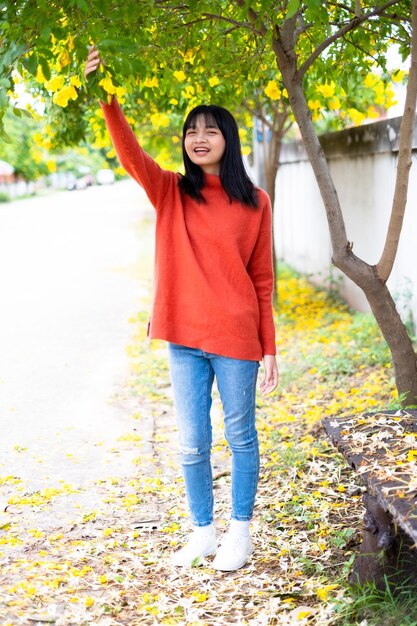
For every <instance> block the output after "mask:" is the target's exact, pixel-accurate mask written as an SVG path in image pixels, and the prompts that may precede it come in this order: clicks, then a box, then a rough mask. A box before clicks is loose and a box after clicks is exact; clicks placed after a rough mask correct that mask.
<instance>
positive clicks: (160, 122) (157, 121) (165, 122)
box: [150, 113, 170, 130]
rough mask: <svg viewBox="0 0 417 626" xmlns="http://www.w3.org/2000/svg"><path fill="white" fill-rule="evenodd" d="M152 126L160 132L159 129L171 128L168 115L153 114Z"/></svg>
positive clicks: (151, 118)
mask: <svg viewBox="0 0 417 626" xmlns="http://www.w3.org/2000/svg"><path fill="white" fill-rule="evenodd" d="M150 120H151V124H152V126H153V127H154V128H155V130H158V129H159V128H166V127H167V126H169V122H170V119H169V116H168V115H167V114H166V113H153V114H152V115H151V117H150Z"/></svg>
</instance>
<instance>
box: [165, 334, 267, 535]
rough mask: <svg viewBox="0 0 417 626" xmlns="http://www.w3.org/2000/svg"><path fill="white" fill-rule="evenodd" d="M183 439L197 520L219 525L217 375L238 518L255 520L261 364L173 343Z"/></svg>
mask: <svg viewBox="0 0 417 626" xmlns="http://www.w3.org/2000/svg"><path fill="white" fill-rule="evenodd" d="M168 350H169V365H170V375H171V382H172V388H173V392H174V404H175V411H176V415H177V422H178V428H179V438H180V455H181V465H182V469H183V475H184V481H185V489H186V494H187V500H188V505H189V508H190V511H191V518H192V522H193V524H194V525H195V526H208V525H209V524H211V523H212V521H213V475H212V467H211V461H210V452H211V443H212V428H211V419H210V409H211V404H212V396H211V391H212V387H213V381H214V377H216V380H217V387H218V389H219V393H220V399H221V401H222V405H223V413H224V430H225V437H226V440H227V442H228V445H229V448H230V450H231V454H232V518H233V519H236V520H241V521H246V520H250V519H251V518H252V514H253V507H254V503H255V495H256V490H257V485H258V477H259V446H258V436H257V432H256V427H255V395H256V379H257V376H258V368H259V363H258V361H245V360H239V359H232V358H229V357H224V356H219V355H217V354H211V353H208V352H204V351H203V350H198V349H195V348H187V347H185V346H179V345H177V344H172V343H170V344H168Z"/></svg>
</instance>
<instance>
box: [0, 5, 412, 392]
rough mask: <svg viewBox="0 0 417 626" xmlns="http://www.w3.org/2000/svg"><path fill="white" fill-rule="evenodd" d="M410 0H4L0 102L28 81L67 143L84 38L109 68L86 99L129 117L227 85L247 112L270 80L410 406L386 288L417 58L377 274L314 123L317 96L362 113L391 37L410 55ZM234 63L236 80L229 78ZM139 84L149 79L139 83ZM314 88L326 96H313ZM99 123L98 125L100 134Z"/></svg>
mask: <svg viewBox="0 0 417 626" xmlns="http://www.w3.org/2000/svg"><path fill="white" fill-rule="evenodd" d="M416 1H417V0H413V2H410V0H388V1H386V2H381V1H378V0H372V1H371V0H369V1H367V2H361V1H360V0H355V1H353V0H350V1H348V2H337V1H333V2H327V3H322V2H320V1H318V0H306V1H305V2H301V1H300V0H289V1H286V0H280V1H278V0H268V1H267V2H266V1H265V0H236V2H226V1H223V0H217V1H216V2H213V0H200V1H199V2H198V3H197V2H194V1H193V0H188V1H187V0H185V1H184V2H181V3H178V2H175V1H173V0H156V1H154V2H150V1H147V0H146V1H145V0H143V1H139V2H136V3H131V2H128V1H125V2H120V1H118V2H108V3H107V2H106V3H101V2H99V0H92V1H91V2H89V3H88V4H87V2H86V1H85V0H66V1H63V2H61V3H59V4H58V3H52V4H47V3H46V1H45V0H43V1H42V2H38V3H36V6H33V4H32V3H31V2H29V1H27V0H16V1H15V2H13V3H3V5H0V6H2V9H1V12H0V20H1V22H2V58H1V66H0V70H1V71H2V78H1V86H2V91H1V97H0V106H2V107H3V108H4V107H5V106H6V105H7V94H5V92H4V90H5V89H6V90H8V91H10V92H12V91H13V89H14V86H13V80H12V69H13V68H17V69H19V71H20V73H21V74H22V75H24V74H25V73H26V75H27V74H30V75H32V76H33V80H32V90H33V91H34V92H35V93H36V92H37V93H38V95H39V97H43V98H45V99H47V100H49V101H50V100H51V99H52V101H53V102H54V103H55V104H58V105H60V106H61V107H64V108H65V109H66V115H65V116H63V119H62V123H61V125H60V132H61V134H62V133H63V129H67V130H68V137H67V140H71V135H72V134H74V130H76V129H78V132H79V133H81V134H82V132H83V130H82V124H79V125H77V124H76V120H77V119H78V120H79V121H80V120H81V119H82V114H83V112H84V111H85V106H86V105H90V104H91V101H90V103H89V101H88V100H84V101H82V99H81V97H80V95H79V93H80V92H79V89H80V87H81V79H80V67H81V66H82V64H83V63H84V60H85V55H86V49H87V46H88V44H89V43H91V39H92V40H93V41H96V42H100V43H99V45H100V50H101V52H102V54H103V57H104V59H105V60H106V61H107V62H108V63H109V65H108V66H106V67H105V68H103V72H102V74H101V75H97V76H96V77H95V79H94V81H95V83H94V81H93V83H92V84H91V85H90V90H89V92H90V97H92V98H94V97H97V95H99V93H101V95H102V94H103V91H102V90H103V89H104V91H105V92H106V93H109V94H112V93H116V94H117V95H118V96H119V97H122V98H126V105H127V110H128V112H129V109H130V111H131V112H132V113H134V111H135V106H138V107H139V109H140V110H142V111H143V110H144V109H146V106H144V105H148V104H149V103H151V102H154V103H155V102H156V101H157V103H158V110H157V111H156V112H155V114H156V115H159V116H164V115H166V116H168V117H170V116H171V115H174V114H175V112H181V111H182V110H183V109H184V108H187V107H189V106H192V105H193V104H194V101H195V100H198V101H200V100H201V99H202V97H203V96H206V97H207V96H208V95H210V93H212V91H210V89H211V90H216V88H217V90H216V91H215V93H216V99H217V100H220V102H221V96H222V92H223V91H224V93H223V95H224V102H225V103H226V102H227V89H228V87H227V86H228V85H232V88H231V92H232V91H233V90H234V98H235V101H236V99H237V97H238V96H239V99H241V103H242V107H246V108H247V107H248V104H249V107H250V106H252V103H253V106H254V108H256V106H257V105H256V99H251V96H250V94H249V93H248V90H247V89H249V86H250V85H251V84H252V86H255V91H256V88H257V85H258V83H257V81H263V83H262V84H263V89H264V93H265V87H267V85H269V84H270V81H272V84H271V90H272V89H275V93H277V91H279V92H280V99H281V96H282V100H283V102H284V103H286V104H287V103H289V105H290V107H291V110H292V113H293V115H294V118H295V120H296V122H297V125H298V128H299V131H300V133H301V136H302V138H303V141H304V144H305V147H306V150H307V154H308V156H309V159H310V161H311V164H312V167H313V171H314V173H315V175H316V179H317V182H318V185H319V188H320V192H321V195H322V197H323V201H324V206H325V209H326V214H327V218H328V224H329V230H330V236H331V241H332V246H333V262H334V264H335V265H336V266H337V267H339V268H340V269H341V270H342V271H343V272H344V273H345V274H346V275H347V276H349V277H350V278H351V279H352V280H353V281H354V282H355V283H356V284H357V285H358V286H360V287H361V288H362V289H363V291H364V293H365V295H366V297H367V299H368V301H369V303H370V306H371V308H372V311H373V313H374V315H375V317H376V319H377V322H378V324H379V326H380V328H381V331H382V333H383V335H384V337H385V339H386V340H387V342H388V345H389V346H390V349H391V352H392V355H393V361H394V368H395V375H396V382H397V387H398V391H399V394H400V396H401V397H402V398H403V400H404V402H405V403H406V404H410V403H412V404H416V403H417V359H416V354H415V352H414V350H413V346H412V343H411V341H410V339H409V337H408V335H407V332H406V329H405V327H404V324H403V323H402V322H401V319H400V316H399V315H398V312H397V311H396V308H395V304H394V301H393V299H392V297H391V294H390V293H389V291H388V289H387V287H386V281H387V279H388V277H389V274H390V272H391V269H392V264H393V262H394V259H395V254H396V250H397V246H398V240H399V235H400V231H401V225H402V218H403V215H404V210H405V204H406V196H407V182H408V170H409V167H410V164H411V130H412V126H413V119H414V110H415V99H416V93H415V92H416V83H417V69H416V62H415V60H414V56H415V52H413V53H412V59H413V61H412V65H411V70H410V75H409V81H408V89H407V104H406V111H405V115H404V118H403V125H402V128H401V140H400V153H399V165H398V184H397V187H396V191H395V195H394V199H393V212H392V220H391V223H390V226H389V230H388V235H387V242H386V245H385V248H384V251H383V254H382V256H381V260H380V262H379V263H378V264H377V266H375V267H373V266H370V265H369V264H368V263H366V261H364V260H362V259H359V258H358V257H357V256H356V255H355V254H354V253H353V251H352V245H351V244H350V243H349V241H348V239H347V234H346V229H345V225H344V220H343V215H342V211H341V207H340V203H339V199H338V196H337V192H336V189H335V186H334V184H333V181H332V178H331V175H330V172H329V168H328V166H327V162H326V159H325V156H324V154H323V151H322V149H321V146H320V142H319V139H318V136H317V132H316V129H315V127H314V121H313V118H314V117H316V115H317V113H318V112H319V110H320V106H321V104H322V100H326V99H327V100H328V101H329V102H330V101H331V99H332V98H333V97H337V98H338V99H339V101H340V103H341V105H342V107H341V109H340V110H339V111H340V112H341V110H342V109H343V110H344V111H345V114H346V111H349V109H351V110H352V109H354V110H356V111H357V112H359V113H361V112H362V113H363V112H364V111H363V110H362V111H361V108H360V107H359V108H357V109H355V107H354V106H349V105H350V103H351V94H352V91H353V90H354V89H355V86H356V85H357V84H358V83H359V84H363V85H364V86H365V87H366V86H367V85H366V80H367V76H368V75H369V74H370V73H372V70H373V68H375V67H379V68H381V69H382V70H383V71H385V70H386V53H387V49H388V48H389V46H391V45H392V42H397V43H398V45H399V48H400V51H401V53H402V54H403V57H404V58H405V57H406V56H407V55H408V53H409V50H410V41H411V37H412V28H411V19H410V14H411V7H413V15H414V14H415V13H416V11H417V9H416ZM415 30H416V29H415V28H414V31H413V32H414V34H413V37H414V38H415V37H416V35H415ZM412 50H413V51H414V50H415V45H414V44H413V46H412ZM178 51H181V52H182V54H179V53H178ZM237 60H238V62H237ZM234 67H236V68H237V70H236V71H237V76H238V78H237V81H235V82H230V83H229V79H228V76H230V73H233V68H234ZM277 68H278V71H277ZM270 72H272V74H269V73H270ZM196 76H198V77H199V80H198V81H196ZM137 77H140V81H145V82H146V81H149V83H148V84H147V85H146V84H141V82H140V81H139V84H138V80H137ZM188 77H189V78H190V80H188ZM239 77H240V78H239ZM358 79H361V81H360V80H358ZM152 81H154V85H155V87H156V83H158V85H157V86H158V97H157V99H156V100H155V93H152V91H151V90H152V87H151V85H150V83H152ZM217 81H218V82H217ZM239 81H240V82H239ZM138 87H139V88H140V89H141V91H138ZM144 87H146V89H149V91H147V90H146V89H143V88H144ZM319 87H320V88H321V90H322V91H321V94H319V96H317V90H318V88H319ZM336 88H337V89H341V90H343V93H344V94H345V96H344V97H343V98H342V99H341V98H340V97H339V96H338V95H335V94H332V95H331V93H330V92H331V90H332V89H334V90H336ZM118 90H119V91H118ZM314 90H315V91H316V95H314V93H313V92H314ZM265 95H267V94H265ZM252 96H253V92H252ZM312 96H313V97H312ZM320 96H321V97H320ZM270 99H271V98H270ZM277 101H278V99H277ZM333 103H334V101H333ZM346 104H347V105H348V106H347V107H346ZM363 104H364V105H365V104H366V110H367V109H368V108H369V107H372V102H371V101H368V102H367V103H366V99H365V102H364V103H363ZM335 110H337V109H335ZM258 113H259V114H260V112H259V110H258ZM264 118H265V120H267V121H268V122H269V123H270V124H271V121H272V120H273V114H271V112H268V113H267V115H265V116H264ZM65 120H67V121H68V122H69V125H68V126H66V125H65ZM159 123H160V124H161V126H163V125H164V124H165V123H166V120H165V121H162V119H161V118H159ZM92 126H93V128H94V126H95V123H94V120H93V124H92ZM98 127H99V121H97V122H96V131H97V132H98ZM285 127H286V126H285V124H284V125H283V128H285Z"/></svg>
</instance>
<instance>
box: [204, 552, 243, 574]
mask: <svg viewBox="0 0 417 626" xmlns="http://www.w3.org/2000/svg"><path fill="white" fill-rule="evenodd" d="M252 554H253V549H252V550H251V551H250V552H249V553H248V555H247V557H246V559H245V561H244V562H243V563H242V565H238V566H237V567H218V566H216V561H215V560H214V561H213V564H212V567H213V568H214V569H215V570H217V571H218V572H236V571H237V570H238V569H242V567H244V566H245V565H246V563H247V562H248V559H249V558H250V557H251V556H252Z"/></svg>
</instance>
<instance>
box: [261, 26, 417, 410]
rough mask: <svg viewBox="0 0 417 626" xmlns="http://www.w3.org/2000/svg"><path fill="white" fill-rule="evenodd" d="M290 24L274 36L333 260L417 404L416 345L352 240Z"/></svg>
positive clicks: (403, 395) (404, 391)
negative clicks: (357, 293) (368, 312)
mask: <svg viewBox="0 0 417 626" xmlns="http://www.w3.org/2000/svg"><path fill="white" fill-rule="evenodd" d="M284 24H285V26H284V28H283V30H282V32H279V33H277V37H276V38H274V41H273V48H274V52H275V55H276V58H277V64H278V67H279V69H280V71H281V74H282V77H283V81H284V84H285V87H286V88H287V91H288V95H289V100H290V104H291V107H292V110H293V113H294V116H295V119H296V121H297V124H298V126H299V129H300V133H301V136H302V139H303V143H304V147H305V150H306V152H307V155H308V158H309V160H310V163H311V166H312V168H313V171H314V174H315V177H316V180H317V184H318V187H319V190H320V193H321V196H322V199H323V202H324V206H325V209H326V215H327V221H328V225H329V231H330V238H331V242H332V248H333V259H332V260H333V263H334V264H335V265H336V267H338V268H339V269H340V270H341V271H342V272H344V274H346V275H347V276H348V277H349V278H350V279H351V280H352V281H353V282H354V283H355V284H356V285H358V286H359V287H360V288H361V289H362V290H363V291H364V293H365V296H366V298H367V300H368V302H369V304H370V306H371V309H372V312H373V314H374V315H375V318H376V321H377V323H378V326H379V328H380V330H381V332H382V334H383V336H384V338H385V340H386V341H387V344H388V346H389V348H390V351H391V354H392V358H393V363H394V368H395V380H396V385H397V389H398V394H399V396H400V399H401V402H402V404H403V406H409V405H416V404H417V358H416V354H415V352H414V349H413V345H412V343H411V340H410V338H409V337H408V334H407V331H406V328H405V326H404V324H403V322H402V321H401V318H400V316H399V314H398V311H397V310H396V308H395V303H394V301H393V298H392V296H391V294H390V292H389V290H388V288H387V286H386V284H385V281H384V280H382V279H381V278H380V277H379V276H378V274H377V270H376V268H375V267H373V266H371V265H369V264H367V263H366V262H365V261H363V260H362V259H360V258H359V257H357V256H356V255H355V254H353V252H352V245H351V244H350V243H349V242H348V240H347V235H346V229H345V223H344V219H343V214H342V211H341V207H340V202H339V198H338V195H337V191H336V189H335V186H334V183H333V180H332V177H331V174H330V170H329V167H328V164H327V161H326V157H325V155H324V152H323V149H322V147H321V145H320V142H319V139H318V136H317V133H316V131H315V128H314V125H313V122H312V119H311V114H310V111H309V109H308V105H307V101H306V98H305V95H304V91H303V88H302V77H301V76H300V75H299V74H298V72H297V58H296V55H295V52H294V46H293V32H294V27H295V22H293V23H292V22H291V20H287V21H286V22H285V23H284Z"/></svg>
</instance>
